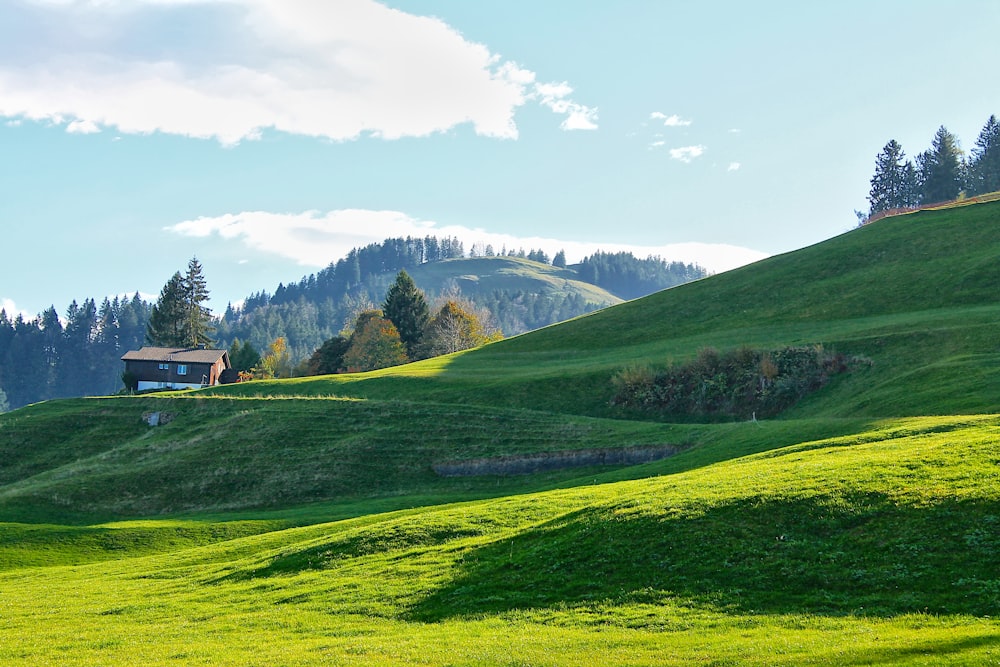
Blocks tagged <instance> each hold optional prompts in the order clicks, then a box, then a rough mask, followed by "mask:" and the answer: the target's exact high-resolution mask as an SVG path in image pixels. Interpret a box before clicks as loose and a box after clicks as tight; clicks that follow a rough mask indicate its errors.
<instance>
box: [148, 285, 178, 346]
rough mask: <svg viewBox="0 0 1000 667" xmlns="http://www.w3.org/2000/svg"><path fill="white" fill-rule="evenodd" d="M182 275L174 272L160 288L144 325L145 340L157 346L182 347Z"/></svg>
mask: <svg viewBox="0 0 1000 667" xmlns="http://www.w3.org/2000/svg"><path fill="white" fill-rule="evenodd" d="M184 315H185V312H184V277H183V276H182V275H181V273H180V271H178V272H176V273H175V274H174V275H173V276H171V277H170V280H168V281H167V284H166V285H164V286H163V289H161V290H160V296H159V298H158V299H157V300H156V303H155V304H153V309H152V311H151V312H150V315H149V324H147V325H146V342H148V343H149V344H150V345H156V346H159V347H184V345H185V337H184V321H185V317H184Z"/></svg>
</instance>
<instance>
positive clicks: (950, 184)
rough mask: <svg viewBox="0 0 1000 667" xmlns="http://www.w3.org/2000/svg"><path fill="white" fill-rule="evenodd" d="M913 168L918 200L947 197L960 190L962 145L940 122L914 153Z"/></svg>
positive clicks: (922, 201) (939, 200)
mask: <svg viewBox="0 0 1000 667" xmlns="http://www.w3.org/2000/svg"><path fill="white" fill-rule="evenodd" d="M917 169H918V172H919V176H918V179H919V181H920V203H921V204H935V203H937V202H943V201H950V200H952V199H955V198H957V197H958V195H959V193H960V192H961V191H962V185H963V174H962V171H963V164H962V149H961V148H960V147H959V144H958V138H957V137H956V136H955V135H954V134H952V133H951V132H949V131H948V130H947V129H946V128H945V126H944V125H942V126H941V127H939V128H938V131H937V132H936V133H935V134H934V140H933V141H932V142H931V147H930V148H929V149H928V150H926V151H924V152H923V153H921V154H920V155H918V156H917Z"/></svg>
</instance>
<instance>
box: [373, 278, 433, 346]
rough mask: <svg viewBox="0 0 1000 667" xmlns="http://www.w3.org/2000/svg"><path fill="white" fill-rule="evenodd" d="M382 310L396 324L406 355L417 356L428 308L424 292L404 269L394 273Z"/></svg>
mask: <svg viewBox="0 0 1000 667" xmlns="http://www.w3.org/2000/svg"><path fill="white" fill-rule="evenodd" d="M382 312H383V313H384V314H385V317H386V319H388V320H389V321H391V322H392V323H393V324H395V325H396V330H397V331H399V338H400V340H402V341H403V345H404V346H406V355H407V356H408V357H409V358H410V359H416V358H418V357H417V356H415V355H416V354H417V350H418V349H419V346H420V340H421V339H422V338H423V336H424V329H426V328H427V321H428V320H429V319H430V309H429V308H428V307H427V299H425V298H424V293H423V292H421V291H420V289H419V288H418V287H417V285H416V283H414V282H413V278H411V277H410V275H409V274H408V273H407V272H406V271H400V272H399V273H398V274H397V275H396V281H395V282H394V283H393V284H392V286H390V287H389V291H388V292H387V293H386V295H385V303H384V304H383V305H382Z"/></svg>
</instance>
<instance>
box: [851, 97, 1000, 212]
mask: <svg viewBox="0 0 1000 667" xmlns="http://www.w3.org/2000/svg"><path fill="white" fill-rule="evenodd" d="M870 184H871V190H870V191H869V193H868V203H869V205H870V206H869V210H868V213H867V214H864V213H860V212H859V213H858V218H859V220H860V221H861V222H865V221H866V220H867V219H869V218H872V217H873V216H876V215H878V214H879V213H883V212H885V211H891V210H894V209H906V208H914V207H918V206H924V205H928V204H937V203H940V202H945V201H951V200H953V199H957V198H959V197H960V196H962V195H966V196H976V195H981V194H986V193H989V192H996V191H997V190H1000V123H998V122H997V119H996V116H990V117H989V120H987V121H986V124H985V125H984V126H983V129H982V131H981V132H980V133H979V136H978V137H977V138H976V143H975V146H974V147H973V148H972V151H971V153H970V154H969V156H968V157H967V158H966V157H965V155H964V153H963V151H962V149H961V145H960V143H959V140H958V138H957V137H956V136H955V135H954V134H952V133H951V132H949V131H948V129H947V128H946V127H945V126H943V125H942V126H941V127H939V128H938V130H937V132H935V134H934V138H933V139H932V140H931V146H930V148H928V149H927V150H925V151H924V152H922V153H919V154H918V155H917V156H916V162H915V163H914V161H913V160H909V159H907V157H906V153H905V152H904V151H903V147H902V146H901V145H900V144H899V142H898V141H896V140H895V139H892V140H890V141H889V142H888V143H887V144H886V145H885V147H883V148H882V151H881V152H879V154H878V155H877V156H876V157H875V173H874V175H873V176H872V178H871V181H870Z"/></svg>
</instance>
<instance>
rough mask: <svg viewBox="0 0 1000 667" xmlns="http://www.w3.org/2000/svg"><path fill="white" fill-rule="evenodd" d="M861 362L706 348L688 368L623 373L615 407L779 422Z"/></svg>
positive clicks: (826, 355)
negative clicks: (779, 417) (833, 378)
mask: <svg viewBox="0 0 1000 667" xmlns="http://www.w3.org/2000/svg"><path fill="white" fill-rule="evenodd" d="M857 361H860V360H858V359H848V358H847V357H845V356H844V355H842V354H838V353H833V352H827V351H826V350H824V349H823V347H822V346H821V345H815V346H798V347H786V348H782V349H779V350H771V351H768V350H755V349H753V348H750V347H746V346H743V347H739V348H737V349H735V350H731V351H728V352H719V351H718V350H716V349H714V348H703V349H701V350H699V351H698V355H697V356H696V357H695V359H693V360H692V361H690V362H688V363H686V364H671V365H668V366H667V367H666V368H663V369H661V370H653V369H651V368H649V367H630V368H626V369H624V370H622V371H619V372H618V373H616V374H615V376H614V377H613V378H612V384H613V385H614V389H615V394H614V398H613V399H612V403H613V404H616V405H622V406H625V407H631V408H638V409H643V410H650V411H656V412H659V413H662V414H664V415H671V416H675V417H680V418H686V419H692V418H695V419H698V418H712V419H719V418H729V419H741V418H742V419H748V418H751V417H773V416H774V415H777V414H778V413H780V412H782V411H783V410H786V409H788V408H789V407H791V406H792V405H794V404H795V403H797V402H798V401H799V400H801V399H802V398H803V397H804V396H806V395H807V394H809V393H811V392H813V391H816V390H817V389H819V388H820V387H822V386H823V385H825V384H826V383H827V382H828V381H829V379H830V377H831V376H833V375H836V374H838V373H843V372H845V371H847V370H849V369H850V367H851V365H852V364H853V363H855V362H857Z"/></svg>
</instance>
